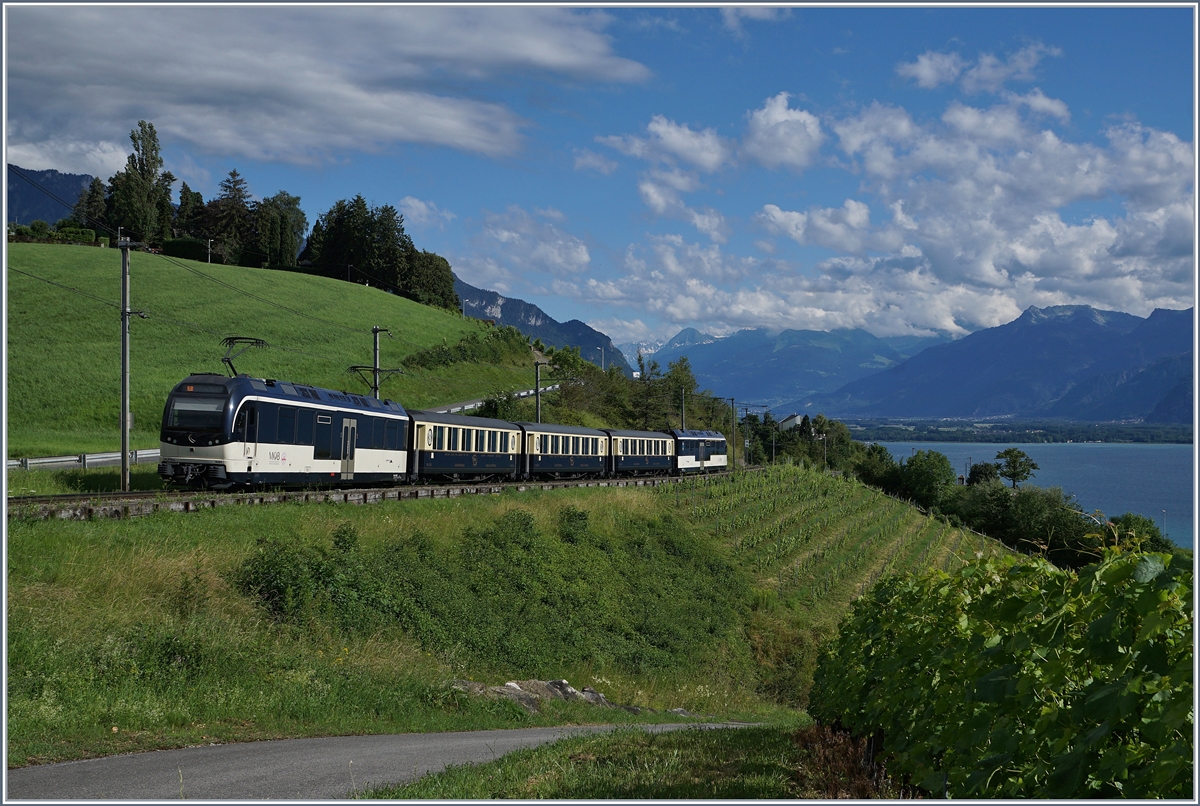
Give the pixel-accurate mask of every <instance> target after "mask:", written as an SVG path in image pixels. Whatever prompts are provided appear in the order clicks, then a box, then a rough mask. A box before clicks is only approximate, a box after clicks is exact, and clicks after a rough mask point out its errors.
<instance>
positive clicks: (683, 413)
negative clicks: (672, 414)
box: [679, 386, 687, 431]
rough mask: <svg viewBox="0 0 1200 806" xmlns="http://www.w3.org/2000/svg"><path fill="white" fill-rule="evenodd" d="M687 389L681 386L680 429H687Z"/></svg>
mask: <svg viewBox="0 0 1200 806" xmlns="http://www.w3.org/2000/svg"><path fill="white" fill-rule="evenodd" d="M686 395H687V390H686V389H684V388H683V387H682V386H681V387H679V430H680V431H686V430H687V399H686Z"/></svg>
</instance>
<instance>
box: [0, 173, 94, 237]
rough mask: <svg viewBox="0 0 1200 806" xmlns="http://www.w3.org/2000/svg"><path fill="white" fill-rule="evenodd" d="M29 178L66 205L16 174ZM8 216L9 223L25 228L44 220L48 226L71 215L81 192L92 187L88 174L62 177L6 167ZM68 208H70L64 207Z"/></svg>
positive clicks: (62, 174) (56, 174)
mask: <svg viewBox="0 0 1200 806" xmlns="http://www.w3.org/2000/svg"><path fill="white" fill-rule="evenodd" d="M13 168H16V169H17V170H18V171H20V172H21V173H23V174H25V175H26V176H28V177H29V178H30V179H32V180H33V181H35V182H37V183H38V184H39V185H41V186H42V187H44V188H45V189H46V190H48V191H50V192H51V193H53V194H54V195H55V196H58V197H59V198H60V199H62V200H63V201H64V202H66V205H64V204H62V203H60V202H57V201H55V200H54V199H53V198H51V197H50V196H48V195H46V194H45V193H42V192H41V191H40V190H38V189H37V188H35V187H34V186H33V185H31V184H29V183H28V182H26V181H25V180H24V179H22V178H21V177H20V176H19V175H17V173H16V171H14V170H13ZM6 174H7V179H8V214H7V218H8V220H9V221H14V222H16V223H18V224H25V225H28V224H30V223H31V222H33V221H38V220H41V221H45V222H46V223H47V224H49V225H50V226H54V225H55V224H56V223H58V221H59V219H63V218H66V217H67V216H69V215H70V214H71V206H74V204H75V202H77V201H78V200H79V193H80V191H83V190H87V188H88V186H89V185H91V184H92V177H91V176H89V175H88V174H65V173H62V172H60V171H56V170H54V169H49V170H45V171H31V170H29V169H28V168H22V167H21V166H20V165H13V164H12V163H9V164H8V171H6ZM67 205H70V206H67Z"/></svg>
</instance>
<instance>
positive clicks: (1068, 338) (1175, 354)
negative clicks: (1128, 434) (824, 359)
mask: <svg viewBox="0 0 1200 806" xmlns="http://www.w3.org/2000/svg"><path fill="white" fill-rule="evenodd" d="M1192 318H1193V311H1192V310H1191V309H1188V310H1186V311H1171V310H1156V311H1154V312H1153V313H1152V314H1151V315H1150V316H1149V317H1147V318H1146V319H1142V318H1141V317H1137V316H1133V315H1131V314H1127V313H1121V312H1118V311H1101V310H1096V309H1095V308H1091V307H1089V306H1086V305H1062V306H1057V307H1050V308H1035V307H1030V308H1029V309H1027V310H1026V311H1025V312H1024V313H1023V314H1021V316H1020V317H1018V318H1017V319H1015V320H1014V321H1012V322H1009V323H1008V324H1006V325H1001V326H1000V327H994V328H989V329H987V330H981V331H977V332H975V333H972V334H971V335H969V336H966V337H964V338H962V339H960V340H958V341H955V342H951V343H948V344H939V345H935V346H933V347H930V348H928V349H926V350H924V351H923V352H921V353H919V354H917V355H916V356H914V357H912V358H910V359H908V360H907V361H905V362H904V363H902V364H900V365H899V366H895V367H891V368H888V369H886V370H884V371H882V372H879V373H876V374H873V375H871V376H869V377H865V378H861V379H859V380H856V381H852V382H850V383H848V384H846V385H845V386H843V387H842V388H840V389H838V390H837V391H836V392H834V393H831V394H825V395H818V396H816V397H814V398H812V399H811V400H810V401H808V403H810V404H811V407H812V408H813V409H814V410H817V411H824V412H825V413H826V414H829V415H831V416H838V417H925V418H938V417H976V418H978V417H996V416H1016V417H1045V416H1051V417H1068V418H1077V419H1094V420H1107V419H1135V418H1143V417H1147V416H1148V415H1151V413H1152V412H1156V411H1157V412H1162V413H1161V414H1160V415H1158V416H1161V417H1163V418H1164V419H1160V420H1159V421H1160V422H1164V421H1168V422H1169V421H1170V420H1168V419H1166V418H1168V417H1170V416H1171V413H1172V412H1174V411H1176V410H1177V409H1178V407H1177V406H1174V407H1173V406H1171V405H1170V404H1167V403H1163V401H1164V400H1165V398H1166V397H1167V396H1168V394H1170V393H1171V391H1172V390H1173V389H1175V387H1176V386H1178V385H1179V384H1180V383H1181V382H1184V381H1186V380H1187V379H1188V378H1189V377H1190V375H1191V356H1190V351H1191V348H1192V333H1193V325H1192ZM1189 385H1190V384H1189ZM1160 403H1162V404H1163V406H1162V408H1160ZM1189 421H1190V418H1189Z"/></svg>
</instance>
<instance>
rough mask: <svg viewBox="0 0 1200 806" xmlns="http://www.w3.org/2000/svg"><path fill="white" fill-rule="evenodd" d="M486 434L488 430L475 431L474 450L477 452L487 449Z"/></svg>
mask: <svg viewBox="0 0 1200 806" xmlns="http://www.w3.org/2000/svg"><path fill="white" fill-rule="evenodd" d="M491 433H493V434H494V433H496V432H495V431H493V432H491ZM487 436H488V432H487V431H484V430H483V429H480V430H478V431H476V432H475V450H476V451H478V452H479V453H483V452H484V451H486V450H487V444H486V441H487Z"/></svg>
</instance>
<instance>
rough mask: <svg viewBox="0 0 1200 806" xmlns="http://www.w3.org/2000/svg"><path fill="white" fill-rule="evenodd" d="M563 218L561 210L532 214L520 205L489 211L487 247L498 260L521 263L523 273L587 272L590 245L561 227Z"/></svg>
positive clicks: (485, 245)
mask: <svg viewBox="0 0 1200 806" xmlns="http://www.w3.org/2000/svg"><path fill="white" fill-rule="evenodd" d="M562 218H563V216H562V214H561V213H559V212H558V211H557V210H542V211H535V213H533V214H531V213H529V212H528V211H526V210H524V209H522V208H521V207H518V206H516V205H513V206H511V207H509V208H508V209H507V210H505V211H504V212H503V213H491V214H488V215H487V216H486V218H485V221H484V227H483V235H484V236H485V237H484V241H483V248H484V249H485V250H486V251H489V252H493V253H494V254H493V259H494V260H497V261H503V262H504V263H506V264H509V265H513V266H518V267H520V270H521V272H522V273H523V272H527V271H532V272H542V273H545V274H549V275H551V276H555V277H562V276H564V275H574V274H579V273H581V272H584V271H587V269H588V267H589V265H590V264H591V259H592V258H591V254H590V253H589V252H588V248H587V245H586V244H584V242H583V241H582V240H580V239H579V238H576V237H575V236H574V235H571V234H570V233H568V232H566V231H565V230H563V229H562V228H561V227H559V226H558V223H561V221H562Z"/></svg>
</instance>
